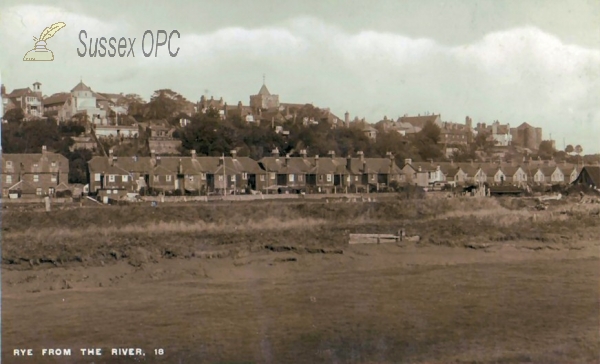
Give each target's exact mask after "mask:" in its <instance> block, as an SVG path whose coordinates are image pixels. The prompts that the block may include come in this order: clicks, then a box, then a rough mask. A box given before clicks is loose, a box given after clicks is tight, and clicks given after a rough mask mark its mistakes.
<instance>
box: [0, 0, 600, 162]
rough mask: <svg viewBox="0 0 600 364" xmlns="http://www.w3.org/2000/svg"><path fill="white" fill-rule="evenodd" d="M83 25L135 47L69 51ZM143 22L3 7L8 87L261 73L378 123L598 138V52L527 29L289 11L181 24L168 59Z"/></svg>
mask: <svg viewBox="0 0 600 364" xmlns="http://www.w3.org/2000/svg"><path fill="white" fill-rule="evenodd" d="M55 21H64V22H65V23H67V27H66V28H65V29H63V30H61V31H60V32H63V34H59V33H57V36H55V38H53V39H52V40H51V41H50V42H49V48H51V49H52V50H53V51H54V52H55V55H56V56H57V57H60V59H61V62H55V63H56V64H54V65H52V67H50V66H41V65H40V66H38V65H36V66H32V65H30V64H29V65H27V64H24V63H25V62H22V61H21V59H22V57H23V54H25V52H26V51H27V50H29V49H31V47H32V46H33V41H32V39H31V37H32V36H38V35H39V34H38V33H40V32H41V31H42V29H43V28H44V27H46V26H48V25H50V24H51V23H53V22H55ZM156 26H158V27H160V24H157V25H156ZM81 29H86V30H87V31H88V37H100V36H106V37H108V36H117V37H120V36H125V37H137V38H138V39H137V41H136V47H137V48H136V57H135V58H133V59H131V58H130V59H127V58H124V59H117V58H114V59H108V58H96V59H91V58H80V57H78V56H77V54H76V48H77V47H80V46H81V44H80V43H79V40H78V34H79V30H81ZM144 31H145V29H140V28H136V27H134V26H132V25H129V24H127V23H123V22H122V21H119V22H118V21H114V22H113V21H111V20H110V19H102V20H100V19H95V18H92V17H88V16H83V15H80V14H76V13H72V12H66V11H64V10H61V9H60V8H55V7H39V6H29V5H25V6H17V7H14V8H9V9H8V10H7V11H5V12H4V14H3V16H2V22H1V23H0V34H2V38H0V49H3V50H5V49H6V50H7V52H6V54H4V55H3V57H2V59H0V67H2V68H3V70H4V72H3V76H4V78H5V81H6V83H10V86H11V87H13V86H14V87H15V88H16V87H23V86H24V85H26V84H28V83H30V82H33V79H32V78H37V79H38V80H40V81H41V82H42V83H44V84H45V85H47V89H49V90H52V91H53V92H57V91H62V90H67V89H69V88H70V87H72V85H71V84H70V83H73V82H76V81H78V80H79V76H80V75H83V76H84V78H85V79H88V80H89V81H87V83H89V84H90V86H92V87H93V88H95V89H98V90H106V91H107V92H108V91H110V92H117V91H122V92H137V93H140V94H142V96H144V97H146V98H147V97H148V96H149V95H150V94H151V93H152V91H153V90H155V89H159V88H167V87H170V88H173V89H175V90H177V91H179V92H181V93H182V94H183V95H185V96H186V97H188V98H189V99H192V100H195V99H198V98H199V97H200V95H202V94H203V92H204V91H203V90H205V89H210V90H212V91H213V92H215V93H217V94H215V97H220V96H223V97H224V98H225V100H226V101H227V102H229V103H237V101H238V100H242V102H244V103H247V102H248V101H247V100H248V95H249V93H254V92H256V91H258V88H259V86H260V82H261V76H262V74H263V73H267V75H268V78H267V83H268V84H269V89H270V90H271V92H274V93H278V94H280V98H281V100H282V101H288V102H314V103H315V104H316V105H318V106H327V107H330V108H331V109H332V111H333V112H334V113H336V114H338V115H341V114H343V113H344V112H345V111H346V110H348V111H349V112H350V113H351V115H352V117H354V116H355V115H356V116H359V117H363V116H365V117H366V118H367V120H370V121H372V122H376V121H378V120H379V119H381V118H383V116H384V115H387V116H388V117H393V118H395V117H398V116H400V115H403V114H405V113H408V114H417V113H421V114H422V113H424V112H427V111H429V112H436V113H441V114H442V118H443V119H444V120H448V121H457V122H462V121H463V120H464V118H465V116H467V115H469V116H471V117H473V119H474V121H475V122H479V121H481V122H487V123H489V122H491V121H493V120H496V119H498V120H500V121H501V122H503V123H506V122H507V123H510V124H511V125H514V126H516V125H518V124H520V123H522V122H529V123H531V124H534V125H537V126H541V127H542V128H543V129H544V134H545V135H544V137H548V134H549V133H550V132H551V133H552V136H553V137H554V138H556V139H558V140H559V141H560V139H562V137H563V136H564V137H565V138H566V139H567V143H574V144H577V143H581V144H582V145H584V148H587V149H588V151H589V150H590V149H593V148H596V149H597V148H598V147H596V145H597V144H598V143H597V138H598V135H600V111H599V107H598V105H597V102H596V98H597V95H598V94H599V93H600V81H599V80H600V74H599V72H600V50H599V49H590V48H585V47H581V46H577V45H572V44H565V42H563V41H562V40H560V39H559V38H557V37H555V36H553V35H552V34H548V33H545V32H543V31H541V30H539V29H537V28H535V27H531V26H524V27H520V28H514V29H507V30H503V31H498V32H491V33H489V34H487V35H485V36H484V37H483V38H481V39H479V40H478V41H476V42H473V43H470V44H464V45H460V46H454V47H448V46H445V45H442V44H440V43H438V42H436V40H435V39H427V38H417V39H414V38H411V37H408V36H406V35H403V34H396V33H391V32H376V31H373V30H363V31H360V32H357V33H348V32H346V31H344V30H343V29H341V28H338V27H335V26H331V25H329V24H328V23H327V22H324V21H321V20H319V19H316V18H310V17H298V18H295V19H292V20H290V21H287V22H283V23H279V24H272V25H265V26H263V27H260V28H256V29H246V28H241V27H229V28H222V29H217V30H215V31H212V32H207V33H202V34H192V33H183V34H181V38H179V39H177V38H175V39H173V46H172V49H173V50H174V49H175V48H176V47H179V48H180V53H179V55H178V56H177V57H176V58H171V57H169V56H168V52H167V49H166V47H164V49H161V51H160V52H161V53H160V54H159V56H158V57H156V58H155V57H150V58H145V57H143V55H142V54H141V48H140V47H141V40H142V39H141V38H142V35H143V33H144ZM448 31H449V32H451V31H452V29H449V30H448ZM49 69H52V70H53V71H52V72H51V74H50V73H49V72H48V70H49ZM6 70H8V72H6ZM65 82H66V84H65ZM558 145H559V146H560V145H562V144H561V143H560V142H559V143H558Z"/></svg>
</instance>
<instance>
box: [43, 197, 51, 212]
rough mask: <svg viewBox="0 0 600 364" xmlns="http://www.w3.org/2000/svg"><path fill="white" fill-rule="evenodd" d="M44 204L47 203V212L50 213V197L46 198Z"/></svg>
mask: <svg viewBox="0 0 600 364" xmlns="http://www.w3.org/2000/svg"><path fill="white" fill-rule="evenodd" d="M44 202H46V212H50V197H48V196H46V197H44Z"/></svg>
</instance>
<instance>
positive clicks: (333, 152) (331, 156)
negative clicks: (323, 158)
mask: <svg viewBox="0 0 600 364" xmlns="http://www.w3.org/2000/svg"><path fill="white" fill-rule="evenodd" d="M327 154H329V157H330V158H331V159H333V158H335V151H333V150H330V151H329V153H327Z"/></svg>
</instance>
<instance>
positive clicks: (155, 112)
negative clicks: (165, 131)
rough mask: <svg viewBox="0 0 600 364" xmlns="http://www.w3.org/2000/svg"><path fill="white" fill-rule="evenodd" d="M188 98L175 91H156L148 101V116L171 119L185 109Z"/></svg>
mask: <svg viewBox="0 0 600 364" xmlns="http://www.w3.org/2000/svg"><path fill="white" fill-rule="evenodd" d="M186 104H187V100H186V99H185V98H184V97H183V96H181V95H180V94H178V93H177V92H175V91H172V90H169V89H162V90H157V91H154V94H153V95H152V98H151V99H150V102H149V103H148V105H147V106H148V116H149V117H151V118H154V119H171V118H172V117H173V116H176V115H177V113H179V112H181V111H183V110H184V109H185V106H186Z"/></svg>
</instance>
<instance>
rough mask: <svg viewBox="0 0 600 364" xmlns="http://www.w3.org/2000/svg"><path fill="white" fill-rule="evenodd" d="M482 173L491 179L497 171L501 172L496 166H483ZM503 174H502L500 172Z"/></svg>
mask: <svg viewBox="0 0 600 364" xmlns="http://www.w3.org/2000/svg"><path fill="white" fill-rule="evenodd" d="M481 168H482V169H483V172H485V174H486V176H488V177H492V176H494V175H496V173H498V170H500V171H502V168H501V167H500V166H499V165H497V164H484V165H483V166H482V167H481ZM502 173H504V172H502Z"/></svg>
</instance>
